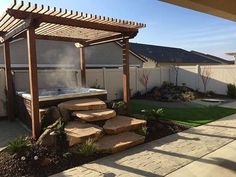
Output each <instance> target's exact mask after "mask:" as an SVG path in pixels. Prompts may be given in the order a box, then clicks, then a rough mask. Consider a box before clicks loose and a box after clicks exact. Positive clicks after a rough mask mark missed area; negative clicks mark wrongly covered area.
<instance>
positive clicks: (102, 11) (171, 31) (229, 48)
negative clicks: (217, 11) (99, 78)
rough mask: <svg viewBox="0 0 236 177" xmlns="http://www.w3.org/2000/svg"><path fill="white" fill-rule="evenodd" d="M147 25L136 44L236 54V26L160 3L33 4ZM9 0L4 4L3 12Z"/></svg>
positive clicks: (61, 0)
mask: <svg viewBox="0 0 236 177" xmlns="http://www.w3.org/2000/svg"><path fill="white" fill-rule="evenodd" d="M29 1H30V2H34V3H38V4H45V5H50V6H56V7H63V8H67V9H71V10H77V11H82V12H88V13H92V14H97V15H104V16H109V17H114V18H121V19H126V20H133V21H137V22H142V23H145V24H146V25H147V27H146V28H145V29H141V30H140V32H139V34H138V36H137V37H136V38H135V39H133V40H132V42H138V43H146V44H154V45H162V46H170V47H180V48H184V49H186V50H197V51H200V52H204V53H209V54H213V55H216V56H219V57H223V58H226V59H233V58H232V57H231V56H227V55H225V53H226V52H236V22H231V21H228V20H225V19H222V18H218V17H214V16H211V15H207V14H203V13H199V12H196V11H192V10H188V9H184V8H181V7H177V6H174V5H171V4H167V3H163V2H160V1H158V0H29ZM7 4H9V0H0V10H3V9H4V8H5V7H6V6H7Z"/></svg>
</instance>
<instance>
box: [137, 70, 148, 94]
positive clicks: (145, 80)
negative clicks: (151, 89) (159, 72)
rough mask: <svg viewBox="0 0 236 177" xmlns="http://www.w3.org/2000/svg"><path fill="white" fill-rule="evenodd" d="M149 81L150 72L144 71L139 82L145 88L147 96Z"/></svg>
mask: <svg viewBox="0 0 236 177" xmlns="http://www.w3.org/2000/svg"><path fill="white" fill-rule="evenodd" d="M149 81H150V72H146V71H145V70H144V71H143V72H142V73H141V74H140V76H139V82H140V83H141V84H142V85H143V86H144V88H145V94H146V95H147V92H148V84H149Z"/></svg>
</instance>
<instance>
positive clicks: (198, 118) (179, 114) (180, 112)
mask: <svg viewBox="0 0 236 177" xmlns="http://www.w3.org/2000/svg"><path fill="white" fill-rule="evenodd" d="M153 108H155V109H156V108H160V107H159V106H158V104H154V103H149V102H143V101H142V102H139V101H137V100H131V103H130V112H131V113H132V114H140V113H141V110H142V109H153ZM163 109H164V114H163V116H162V117H161V118H162V119H169V120H175V121H177V122H179V123H181V124H185V125H189V126H199V125H202V124H206V123H208V122H211V121H214V120H216V119H220V118H223V117H225V116H228V115H231V114H234V113H236V109H230V108H222V107H217V106H214V107H203V108H199V107H196V108H195V107H193V108H191V107H190V108H189V107H186V108H163Z"/></svg>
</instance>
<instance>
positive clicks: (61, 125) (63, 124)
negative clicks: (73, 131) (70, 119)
mask: <svg viewBox="0 0 236 177" xmlns="http://www.w3.org/2000/svg"><path fill="white" fill-rule="evenodd" d="M64 126H65V123H64V122H63V121H62V120H60V121H59V122H58V124H57V125H56V130H57V131H59V132H61V131H64Z"/></svg>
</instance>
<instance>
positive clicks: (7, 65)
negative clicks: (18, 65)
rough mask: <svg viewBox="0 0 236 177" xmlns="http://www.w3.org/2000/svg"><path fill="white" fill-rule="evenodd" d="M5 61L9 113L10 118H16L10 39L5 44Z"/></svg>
mask: <svg viewBox="0 0 236 177" xmlns="http://www.w3.org/2000/svg"><path fill="white" fill-rule="evenodd" d="M3 53H4V63H5V78H6V94H7V115H8V119H9V120H12V119H14V109H13V108H14V101H13V85H12V84H13V82H12V74H11V61H10V45H9V41H5V42H4V44H3Z"/></svg>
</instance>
